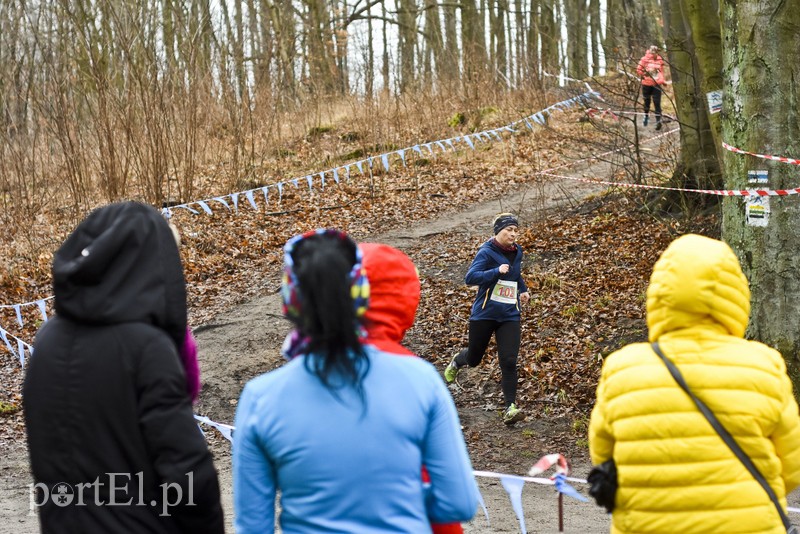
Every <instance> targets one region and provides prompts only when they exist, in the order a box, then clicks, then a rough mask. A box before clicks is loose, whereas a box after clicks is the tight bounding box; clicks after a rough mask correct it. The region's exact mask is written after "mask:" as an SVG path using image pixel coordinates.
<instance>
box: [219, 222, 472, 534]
mask: <svg viewBox="0 0 800 534" xmlns="http://www.w3.org/2000/svg"><path fill="white" fill-rule="evenodd" d="M285 252H286V254H285V262H286V269H285V272H284V280H283V288H282V293H283V300H284V313H285V314H286V316H287V317H288V318H289V319H290V320H291V321H292V323H293V324H294V325H295V327H296V330H295V331H294V333H293V334H292V335H291V336H290V338H289V342H288V343H287V344H285V345H284V348H285V351H286V352H285V355H286V356H287V358H288V359H289V362H288V363H286V364H285V365H284V366H283V367H281V368H280V369H277V370H275V371H272V372H269V373H266V374H264V375H261V376H259V377H257V378H255V379H253V380H251V381H250V382H248V384H247V385H246V386H245V388H244V391H243V392H242V395H241V398H240V400H239V404H238V408H237V412H236V433H235V436H234V447H233V489H234V508H235V515H236V518H235V526H236V532H237V533H239V534H246V533H250V532H259V533H261V532H273V531H274V529H275V523H276V521H275V499H276V496H277V494H278V492H280V509H281V513H280V528H281V530H282V532H284V533H287V534H290V533H299V532H359V533H361V532H370V533H372V532H376V533H380V532H387V533H388V532H430V531H431V522H434V523H448V522H458V521H468V520H470V519H471V518H472V516H473V515H474V513H475V510H476V508H477V503H478V490H477V486H476V484H475V479H474V476H473V474H472V466H471V464H470V461H469V457H468V455H467V448H466V445H465V443H464V438H463V435H462V433H461V427H460V424H459V420H458V415H457V413H456V410H455V406H454V404H453V401H452V399H451V397H450V394H449V392H448V391H447V388H446V387H445V385H444V383H443V382H442V380H441V378H440V376H439V374H438V373H437V372H436V370H435V368H434V367H433V366H432V365H431V364H430V363H428V362H426V361H424V360H422V359H421V358H399V357H397V355H396V354H393V353H387V352H384V351H383V350H381V349H379V348H377V347H375V346H374V345H366V344H362V341H361V337H362V336H363V335H364V334H365V332H364V330H363V327H362V318H363V316H364V313H365V311H366V307H367V304H368V297H369V283H368V281H367V278H366V276H365V271H364V269H363V267H362V261H361V251H360V250H359V249H358V247H356V245H355V243H354V242H353V241H352V240H350V239H349V238H348V237H347V236H346V235H344V234H343V233H341V232H338V231H335V230H322V231H316V232H308V233H306V234H303V235H300V236H297V237H295V238H292V239H291V240H289V242H288V243H287V244H286V247H285ZM423 464H424V465H425V466H426V467H427V470H428V473H429V474H430V491H425V489H424V487H423V482H422V477H421V476H420V472H421V469H422V466H423Z"/></svg>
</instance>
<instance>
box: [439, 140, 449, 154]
mask: <svg viewBox="0 0 800 534" xmlns="http://www.w3.org/2000/svg"><path fill="white" fill-rule="evenodd" d="M436 145H437V146H438V147H439V148H441V149H442V152H447V147H446V146H444V144H442V142H441V141H436Z"/></svg>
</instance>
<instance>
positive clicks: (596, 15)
mask: <svg viewBox="0 0 800 534" xmlns="http://www.w3.org/2000/svg"><path fill="white" fill-rule="evenodd" d="M666 1H667V0H662V2H666ZM602 41H603V35H602V23H601V21H600V0H589V45H590V46H591V47H592V65H591V67H592V76H600V46H601V45H602Z"/></svg>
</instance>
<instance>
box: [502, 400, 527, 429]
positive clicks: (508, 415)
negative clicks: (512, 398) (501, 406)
mask: <svg viewBox="0 0 800 534" xmlns="http://www.w3.org/2000/svg"><path fill="white" fill-rule="evenodd" d="M523 419H525V414H524V413H522V410H520V409H519V408H517V405H516V404H514V403H513V402H512V403H511V406H509V407H508V408H506V411H505V412H504V413H503V422H504V423H505V424H507V425H513V424H514V423H518V422H520V421H522V420H523Z"/></svg>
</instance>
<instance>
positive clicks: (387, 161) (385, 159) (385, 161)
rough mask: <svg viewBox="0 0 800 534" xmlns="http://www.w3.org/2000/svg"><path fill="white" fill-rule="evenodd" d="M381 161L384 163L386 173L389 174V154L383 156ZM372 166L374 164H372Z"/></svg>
mask: <svg viewBox="0 0 800 534" xmlns="http://www.w3.org/2000/svg"><path fill="white" fill-rule="evenodd" d="M381 161H382V162H383V168H384V169H386V172H389V154H381ZM371 166H372V162H370V167H371Z"/></svg>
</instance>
